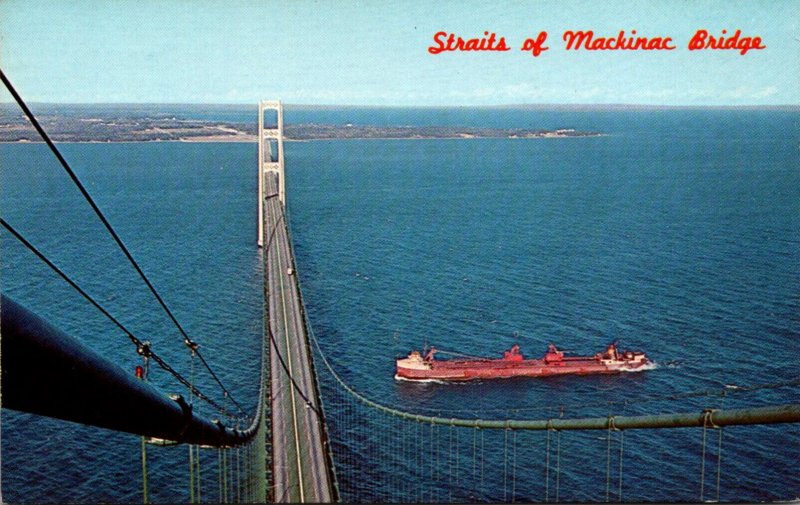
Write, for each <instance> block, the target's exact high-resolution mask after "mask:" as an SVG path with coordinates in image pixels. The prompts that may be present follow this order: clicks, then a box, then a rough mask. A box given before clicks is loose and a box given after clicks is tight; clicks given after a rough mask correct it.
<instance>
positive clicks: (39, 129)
mask: <svg viewBox="0 0 800 505" xmlns="http://www.w3.org/2000/svg"><path fill="white" fill-rule="evenodd" d="M0 79H2V80H3V84H5V86H6V88H7V89H8V91H9V92H10V93H11V95H12V96H13V97H14V100H16V102H17V104H19V106H20V108H22V111H23V112H24V113H25V115H26V116H27V117H28V120H29V121H30V122H31V124H32V125H33V127H34V128H35V129H36V131H37V132H39V135H40V136H41V137H42V139H44V141H45V142H46V143H47V145H48V146H49V147H50V150H51V151H53V154H55V156H56V158H58V161H59V162H60V163H61V166H62V167H64V170H65V171H66V172H67V174H68V175H69V177H70V179H72V182H74V183H75V185H76V186H77V187H78V189H79V190H80V192H81V194H82V195H83V197H84V198H85V199H86V201H87V202H88V203H89V205H90V206H91V207H92V209H93V210H94V212H95V214H97V217H99V218H100V221H102V223H103V225H104V226H105V227H106V230H108V232H109V233H110V234H111V237H112V238H113V239H114V241H115V242H116V243H117V245H118V246H119V248H120V249H121V250H122V252H123V253H124V254H125V256H126V257H127V258H128V261H130V263H131V265H133V268H135V269H136V271H137V272H138V273H139V276H140V277H141V278H142V280H143V281H144V282H145V284H147V287H148V288H150V291H151V292H152V293H153V296H155V298H156V300H158V303H159V304H161V307H162V308H163V309H164V312H166V313H167V315H168V316H169V318H170V319H171V320H172V322H173V323H174V324H175V326H176V327H177V328H178V331H180V333H181V335H182V336H183V339H184V343H185V344H186V346H187V347H189V348H190V349H192V350H194V351H195V352H196V353H197V355H198V357H200V361H202V363H203V365H204V366H205V367H206V369H207V370H208V372H209V373H210V374H211V376H212V377H213V378H214V380H215V381H216V382H217V384H219V386H220V387H221V388H222V391H223V392H224V393H225V397H226V398H228V399H230V400H231V402H233V404H234V405H236V408H238V409H239V411H240V412H242V413H244V409H242V406H241V405H239V403H238V402H237V401H236V400H235V399H234V398H233V396H232V395H231V394H230V392H229V391H228V389H227V388H226V387H225V385H224V384H222V381H220V380H219V378H218V377H217V374H215V373H214V371H213V370H212V369H211V367H210V366H209V365H208V363H207V362H206V360H205V359H203V357H202V356H201V355H200V351H199V350H197V347H198V345H197V344H196V343H195V342H194V341H193V340H192V339H191V338H189V335H187V334H186V331H184V329H183V326H181V324H180V323H179V322H178V320H177V319H176V318H175V316H174V315H173V314H172V311H171V310H170V309H169V307H167V304H166V303H165V302H164V300H163V299H162V298H161V295H159V294H158V291H156V288H155V287H154V286H153V284H151V283H150V280H149V279H148V278H147V276H146V275H145V274H144V272H143V271H142V269H141V267H139V264H138V263H137V262H136V260H135V259H133V256H132V255H131V253H130V251H128V248H127V247H126V246H125V244H124V243H123V242H122V239H120V238H119V235H117V232H116V231H114V228H113V227H112V226H111V223H109V222H108V219H106V217H105V215H104V214H103V212H102V211H101V210H100V208H99V207H98V206H97V204H96V203H95V202H94V200H93V199H92V197H91V195H89V192H88V191H86V188H85V187H84V186H83V184H82V183H81V181H80V179H78V176H77V175H75V172H73V170H72V168H71V167H70V166H69V163H67V160H66V159H64V156H62V155H61V152H60V151H59V150H58V148H57V147H56V146H55V144H54V143H53V141H52V140H50V137H49V136H48V135H47V132H45V131H44V128H42V127H41V125H40V124H39V121H37V119H36V117H35V116H34V115H33V112H31V110H30V109H29V108H28V106H27V105H26V104H25V101H24V100H23V99H22V97H21V96H20V95H19V94H18V93H17V91H16V89H14V86H13V85H12V84H11V81H9V80H8V78H7V77H6V74H5V73H4V72H3V71H2V70H1V69H0Z"/></svg>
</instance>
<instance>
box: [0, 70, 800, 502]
mask: <svg viewBox="0 0 800 505" xmlns="http://www.w3.org/2000/svg"><path fill="white" fill-rule="evenodd" d="M2 79H3V82H4V84H5V86H6V87H7V89H8V90H9V92H11V94H12V95H13V96H14V99H15V100H16V102H17V103H18V104H19V106H20V108H21V109H22V111H23V112H24V113H25V115H26V116H27V117H28V119H29V120H30V122H31V124H32V125H33V126H34V127H35V128H36V130H37V131H38V133H39V135H40V136H41V137H42V139H43V140H44V142H45V143H47V145H48V146H49V147H50V149H51V150H52V152H53V155H54V156H55V158H56V159H57V160H58V162H59V163H60V164H61V166H62V167H63V168H64V170H65V171H66V172H67V174H68V175H69V177H70V179H71V180H72V181H73V182H74V183H75V185H76V186H77V187H78V188H79V190H80V191H81V193H82V194H83V196H84V197H85V198H86V201H87V203H88V205H89V206H90V207H91V208H92V209H93V211H94V212H95V214H96V215H97V217H98V219H100V221H101V222H102V223H103V225H104V226H105V228H106V229H107V231H108V233H109V235H110V237H111V239H112V240H113V241H114V242H115V243H116V244H117V245H118V246H119V247H120V249H121V250H122V251H123V252H124V254H125V256H126V257H127V259H128V260H129V262H130V264H131V266H132V268H134V269H135V270H136V271H137V273H138V274H139V275H140V276H141V278H142V281H143V282H144V283H145V284H146V285H147V286H148V288H149V289H150V290H151V291H152V294H153V296H154V297H155V298H156V299H157V300H158V302H159V305H160V306H161V307H162V309H163V310H164V312H165V313H166V314H167V316H168V317H169V318H170V319H171V321H172V322H173V323H174V324H175V326H176V327H177V328H178V330H179V332H180V333H181V335H182V337H183V344H184V346H185V348H186V352H187V353H189V355H190V356H191V362H192V366H193V368H192V370H194V364H195V362H197V363H198V365H199V366H200V367H201V368H202V369H205V370H206V371H207V372H208V374H210V376H211V377H212V378H213V379H214V381H213V382H214V384H215V385H216V386H218V388H219V390H220V392H221V394H212V393H210V392H208V391H201V390H200V388H199V387H198V385H197V383H196V382H195V380H194V379H193V377H194V372H193V373H192V375H191V376H190V377H189V378H187V377H185V376H184V375H183V374H181V373H180V372H179V371H178V370H177V369H176V368H175V367H172V366H171V365H170V364H169V363H168V362H167V360H166V359H165V358H163V357H162V356H161V355H160V354H158V353H157V352H156V350H155V349H153V348H152V346H151V345H150V343H149V342H148V341H146V340H145V339H141V338H139V337H137V336H136V335H135V334H134V333H133V332H132V331H131V330H129V329H128V328H127V327H126V326H125V325H124V324H123V323H122V322H120V321H119V320H117V319H116V318H115V317H114V316H113V314H111V313H110V312H109V311H108V310H107V309H106V308H105V307H104V306H103V304H102V303H101V302H100V301H98V300H97V299H95V298H93V297H92V296H91V295H90V294H89V293H88V292H87V291H86V290H84V289H83V288H82V287H81V286H79V285H78V284H77V283H76V282H75V281H73V280H72V279H71V278H70V277H69V275H68V274H67V273H65V272H64V271H63V270H62V269H61V268H60V267H59V266H58V265H56V264H55V263H53V262H52V261H51V260H49V259H48V258H47V257H46V255H44V254H43V253H41V251H40V250H39V249H38V248H37V247H36V244H33V243H31V242H29V241H28V240H27V239H26V238H25V236H24V235H23V234H22V233H21V232H20V231H18V230H17V229H16V228H14V226H13V223H8V222H6V221H5V220H4V219H3V220H2V221H1V223H2V225H3V227H4V228H5V229H6V231H7V232H8V233H9V234H11V235H12V236H13V237H14V238H15V239H16V240H18V241H19V242H20V243H22V244H23V245H24V246H25V247H26V248H27V249H29V250H30V251H31V252H32V253H33V255H34V256H36V258H37V259H38V260H40V261H42V262H43V263H45V264H46V265H47V266H48V267H49V268H50V269H52V270H53V271H54V272H56V273H57V274H58V275H59V276H60V277H61V278H62V279H63V281H64V282H66V283H67V284H69V285H70V286H72V287H73V288H74V289H75V290H77V291H78V292H79V293H80V295H81V296H82V297H83V298H84V299H85V300H86V301H87V302H88V303H90V304H91V305H93V306H94V307H95V308H96V309H97V310H98V311H99V312H101V313H102V314H103V315H104V316H105V317H107V318H109V319H110V320H111V321H112V322H113V323H114V324H115V325H116V326H117V327H118V329H119V331H120V332H122V333H123V334H125V335H126V336H127V338H128V339H129V340H130V342H131V344H132V346H133V348H134V349H135V352H136V353H138V354H139V355H140V356H141V357H142V360H143V364H144V366H143V367H141V368H140V369H137V370H136V373H135V374H133V373H130V371H126V370H122V369H121V368H120V367H118V366H117V365H115V364H114V363H112V362H109V361H108V360H107V359H105V358H104V357H103V356H101V355H99V354H97V353H96V352H94V351H93V350H92V349H90V348H88V347H87V346H85V345H84V344H82V343H81V342H80V341H79V340H77V339H74V338H72V337H71V336H69V335H67V334H66V333H64V332H63V331H61V330H59V329H58V328H56V327H54V326H53V325H51V324H50V323H48V322H47V321H46V320H45V318H43V317H41V315H37V314H34V313H32V312H31V311H29V310H28V309H26V308H25V307H24V306H23V305H21V304H18V303H17V302H15V301H14V300H11V299H10V298H7V297H6V296H3V300H2V335H3V338H2V360H3V361H2V387H3V390H2V393H3V396H2V401H3V408H9V409H15V410H19V411H23V412H29V413H33V414H37V415H42V416H48V417H53V418H57V419H63V420H67V421H73V422H78V423H84V424H88V425H92V426H97V427H101V428H106V429H110V430H116V431H120V432H126V433H133V434H137V435H141V437H142V439H141V462H142V467H141V480H142V485H141V492H142V501H143V503H148V502H149V491H150V489H149V487H148V486H149V482H148V466H147V462H148V456H147V451H148V448H149V449H150V450H153V448H154V447H155V446H158V445H172V444H185V446H187V447H188V457H187V461H186V473H187V474H188V489H187V490H186V495H185V496H186V500H187V501H188V502H190V503H203V502H219V503H234V502H235V503H259V502H266V501H273V502H290V503H295V502H314V503H319V502H335V501H344V502H481V501H489V502H498V501H502V502H511V503H513V502H517V501H524V502H530V501H535V502H558V501H562V500H566V501H606V502H609V501H615V502H622V501H625V500H626V498H627V497H628V496H631V495H632V496H634V497H636V499H637V501H641V496H642V494H641V493H637V492H635V490H634V487H635V485H636V484H634V483H636V482H637V477H636V472H637V470H639V469H641V467H642V466H647V465H650V464H653V465H656V464H658V463H659V461H663V460H666V459H669V458H671V457H674V456H675V451H672V450H671V449H670V447H671V446H672V445H673V444H674V445H675V446H682V447H683V448H684V451H683V453H684V454H686V455H687V456H685V457H684V458H683V459H681V460H680V463H679V464H678V466H679V467H680V472H682V474H683V475H690V477H688V478H684V480H687V481H689V482H691V483H692V485H693V489H692V490H691V492H690V495H691V496H692V497H694V498H695V499H697V500H699V501H706V500H712V501H720V500H722V501H725V500H731V499H733V500H735V499H736V497H735V496H726V495H725V483H726V482H731V481H733V480H735V479H737V478H738V476H736V475H733V476H728V475H726V474H725V464H724V461H725V459H724V457H723V454H724V448H725V447H726V445H725V444H726V443H725V440H726V439H737V440H740V439H741V438H743V437H744V438H747V437H756V436H760V435H759V434H760V433H761V434H763V430H767V431H766V433H769V429H770V428H771V427H772V425H787V424H789V425H792V426H797V424H798V423H800V403H797V402H794V403H788V404H787V403H781V404H774V405H766V406H764V405H760V406H743V407H741V406H737V407H736V408H725V404H724V402H725V399H726V398H730V397H733V396H735V395H739V394H744V393H746V392H747V391H755V390H758V391H765V390H766V391H771V390H781V389H787V388H789V389H790V388H797V387H798V386H800V379H799V380H793V381H785V382H776V383H773V384H758V385H754V386H752V387H736V388H721V389H718V390H709V391H693V392H686V393H685V394H683V395H674V396H673V397H669V398H651V399H644V400H642V401H640V402H639V407H640V408H641V407H642V406H644V407H645V408H646V405H647V404H648V401H649V402H662V403H664V402H667V403H669V402H673V403H672V405H673V406H674V405H676V404H677V405H683V404H682V403H681V401H684V400H686V399H689V398H694V399H699V400H700V401H701V402H703V403H704V405H705V406H704V407H703V408H699V409H695V410H681V409H679V408H678V409H673V410H672V411H669V412H664V411H663V407H660V410H659V411H654V412H651V413H647V412H644V413H643V412H636V413H633V414H625V412H626V408H629V407H630V405H629V404H627V402H618V403H614V402H606V403H603V404H602V405H600V407H601V410H604V411H605V412H606V413H605V414H604V415H592V416H577V417H574V416H568V415H567V416H565V411H570V407H569V406H566V407H565V406H545V407H542V408H541V409H539V410H526V411H518V410H514V411H513V412H512V411H511V410H509V411H507V412H502V411H501V412H494V413H492V415H491V416H488V417H482V416H475V415H473V416H466V415H464V416H461V415H459V413H458V412H451V413H449V414H450V415H445V414H442V413H438V412H423V411H417V412H409V411H407V410H404V409H402V408H397V407H394V406H391V405H387V404H384V403H382V402H381V401H379V400H376V399H375V398H372V397H371V396H370V395H369V394H365V393H364V392H363V391H359V390H358V389H357V388H355V387H354V386H353V385H352V384H351V383H349V382H348V380H347V379H346V377H345V376H344V374H342V373H341V370H340V369H337V366H336V365H335V363H333V362H332V361H331V360H330V359H329V358H328V356H327V354H326V352H325V351H324V344H323V343H322V342H320V339H318V338H317V336H316V335H315V334H314V332H313V327H312V325H311V324H310V321H309V319H308V317H307V314H306V311H305V309H304V304H303V298H302V289H301V285H300V280H299V275H298V273H297V270H298V266H297V265H296V264H295V255H294V251H293V243H292V237H291V233H290V231H291V230H290V226H289V224H290V223H289V222H288V219H287V216H286V199H287V196H288V195H287V192H286V164H285V159H284V152H283V150H284V146H283V108H282V105H281V104H280V103H279V102H261V103H259V105H258V158H257V159H258V161H257V176H258V195H257V198H258V220H257V229H258V232H257V235H256V242H257V244H258V246H260V247H261V248H262V250H263V258H264V269H263V271H264V335H263V339H262V346H261V353H260V356H259V357H260V360H261V361H260V367H259V370H260V377H259V378H258V381H259V385H260V389H259V393H258V403H257V406H256V408H255V411H253V412H246V411H245V410H244V408H243V407H242V405H240V404H239V402H237V401H236V400H235V399H234V394H233V393H234V392H232V391H230V390H229V389H227V388H226V386H225V385H224V383H223V382H222V381H221V380H220V379H219V377H218V376H217V374H216V373H215V372H214V369H213V367H212V366H211V365H212V364H213V363H212V362H211V360H206V358H205V357H204V356H203V355H202V353H201V348H200V346H199V343H198V342H197V341H195V340H194V339H193V338H192V337H191V336H190V335H189V334H188V333H187V332H186V331H185V330H184V328H183V327H182V326H181V325H180V323H179V322H178V321H177V318H176V317H175V316H174V314H173V313H172V311H171V310H170V308H169V305H168V304H167V303H166V301H165V300H164V299H163V297H162V296H161V295H160V293H159V291H158V290H157V289H156V287H155V286H154V285H153V284H152V283H151V281H150V280H149V279H148V277H147V276H146V275H145V273H144V272H143V271H142V269H141V268H140V267H139V265H138V263H137V262H136V260H135V258H134V255H133V253H132V252H131V251H129V250H128V248H127V247H126V246H125V244H124V242H123V241H122V239H121V238H120V237H119V235H118V234H117V233H116V231H115V230H114V227H113V226H112V224H111V223H110V222H109V220H108V219H107V218H106V217H105V214H104V213H103V211H102V210H101V209H100V208H99V206H98V205H97V204H96V203H95V201H94V200H93V199H92V196H91V195H90V193H89V191H88V190H87V189H86V187H85V186H84V185H83V184H82V182H81V181H80V179H79V178H78V177H77V176H76V175H75V173H74V171H73V170H72V169H71V167H70V164H69V162H68V160H67V159H66V158H65V157H64V156H63V155H62V153H61V152H60V151H59V149H58V147H57V146H56V145H55V144H54V143H53V142H52V140H51V139H50V137H49V136H48V133H47V132H46V131H45V130H44V129H43V128H42V127H41V125H40V124H39V123H38V121H37V119H36V117H35V115H34V114H33V113H32V112H31V111H30V109H29V108H28V107H27V105H26V104H25V102H24V100H23V99H22V98H21V96H20V95H19V94H18V93H17V92H16V90H15V89H14V88H13V86H12V85H11V83H10V81H9V80H8V79H7V78H6V76H5V74H2ZM300 268H302V265H301V266H300ZM151 366H158V367H159V368H161V369H163V370H164V371H166V372H167V373H168V374H170V375H171V376H173V377H174V379H175V380H176V381H177V382H178V383H180V384H181V385H182V386H183V387H185V388H186V398H184V397H183V396H181V395H170V396H168V395H165V394H164V393H162V392H161V391H159V390H158V389H156V388H155V387H153V386H152V385H150V384H149V383H148V381H147V380H146V378H147V371H148V368H149V367H151ZM76 392H80V394H77V395H76ZM220 396H221V398H222V400H219V399H218V398H220ZM67 398H68V401H65V399H67ZM195 402H198V403H200V404H203V405H205V408H206V409H207V410H209V409H210V410H213V411H216V412H217V413H218V416H219V418H214V419H212V418H209V417H207V416H204V415H203V414H202V413H200V412H199V411H200V409H196V408H195V407H194V405H195ZM651 404H653V403H651ZM659 405H661V403H659ZM582 407H585V406H582ZM574 410H575V411H577V410H578V409H577V408H576V409H574ZM567 413H569V412H567ZM376 427H379V428H376ZM737 430H742V431H738V432H737ZM754 430H755V431H754ZM758 430H762V432H759V431H758ZM677 432H682V433H687V434H688V435H687V436H686V437H682V436H678V435H676V433H677ZM731 432H732V433H733V434H732V435H726V436H725V437H724V436H723V435H724V434H728V433H731ZM664 433H666V434H668V435H663V434H664ZM687 437H688V438H687ZM653 440H656V441H655V442H653ZM650 443H652V444H653V446H652V447H653V452H654V453H656V454H657V455H656V456H655V457H654V458H652V459H650V460H648V461H646V462H643V461H637V460H635V459H633V457H632V456H630V455H629V450H630V449H629V448H630V447H634V446H639V447H641V446H643V445H645V446H646V445H647V444H650ZM579 446H580V447H581V448H582V449H581V450H582V451H583V452H582V453H581V460H576V458H575V457H574V456H573V454H574V453H575V448H576V447H579ZM665 446H668V447H667V448H666V449H665ZM587 448H588V449H587ZM797 449H798V448H797V447H786V448H785V450H787V451H797ZM659 451H660V452H659ZM210 454H213V455H214V457H215V458H216V465H215V467H214V468H211V469H209V468H208V461H209V455H210ZM586 457H589V458H590V461H591V462H588V463H587V461H586V460H584V459H583V458H586ZM373 458H380V459H381V460H382V461H381V465H376V464H374V460H373ZM201 461H203V462H205V463H204V464H203V465H202V467H201ZM568 469H569V471H567V470H568ZM209 474H213V476H212V477H209ZM576 475H582V476H583V478H582V479H577V478H576V477H575V476H576ZM587 475H588V476H589V477H588V478H587V477H586V476H587ZM579 482H580V483H585V482H595V483H596V484H595V485H594V486H590V488H589V489H581V490H577V491H576V489H575V488H576V486H578V484H579ZM582 485H584V487H585V484H582Z"/></svg>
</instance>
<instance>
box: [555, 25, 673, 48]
mask: <svg viewBox="0 0 800 505" xmlns="http://www.w3.org/2000/svg"><path fill="white" fill-rule="evenodd" d="M635 35H636V30H631V36H630V37H626V36H625V30H620V32H619V35H617V36H616V37H598V38H594V32H593V31H592V30H588V31H583V30H580V31H577V32H574V31H572V30H568V31H566V32H564V36H563V39H564V42H566V43H567V49H568V50H569V49H574V50H578V49H586V50H588V51H598V50H600V51H608V50H610V51H614V50H617V49H626V50H637V49H642V50H645V51H653V50H656V51H661V50H666V51H672V50H673V49H675V46H674V45H673V44H672V37H652V38H648V37H635Z"/></svg>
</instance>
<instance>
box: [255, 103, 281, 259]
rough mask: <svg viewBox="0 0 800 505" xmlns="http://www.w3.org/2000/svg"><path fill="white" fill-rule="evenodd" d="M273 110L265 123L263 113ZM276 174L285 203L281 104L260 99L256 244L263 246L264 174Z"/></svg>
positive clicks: (279, 196) (279, 193) (279, 197)
mask: <svg viewBox="0 0 800 505" xmlns="http://www.w3.org/2000/svg"><path fill="white" fill-rule="evenodd" d="M271 111H274V112H275V121H274V123H272V122H270V123H267V122H266V121H265V118H264V114H265V113H267V112H271ZM267 173H276V174H278V194H277V195H276V196H277V197H278V199H279V200H280V202H281V204H282V205H285V204H286V177H285V165H284V161H283V104H282V103H281V102H280V101H274V100H262V101H261V102H259V103H258V246H259V247H263V246H264V199H265V198H266V197H268V196H270V195H265V194H264V190H265V183H264V176H265V174H267Z"/></svg>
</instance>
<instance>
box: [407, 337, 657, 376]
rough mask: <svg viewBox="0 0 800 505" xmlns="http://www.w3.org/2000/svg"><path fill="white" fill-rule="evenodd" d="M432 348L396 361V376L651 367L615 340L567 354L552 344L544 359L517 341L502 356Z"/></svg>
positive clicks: (595, 371) (541, 373)
mask: <svg viewBox="0 0 800 505" xmlns="http://www.w3.org/2000/svg"><path fill="white" fill-rule="evenodd" d="M436 352H437V350H436V349H435V348H431V349H430V351H428V352H427V353H426V354H425V356H422V354H420V352H419V351H412V352H411V353H410V354H409V355H408V356H407V357H405V358H401V359H398V360H397V362H396V367H397V374H396V375H395V378H396V379H406V380H443V381H466V380H474V379H505V378H510V377H546V376H551V375H567V374H577V375H589V374H610V373H618V372H630V371H640V370H645V369H647V368H650V367H652V365H653V363H652V362H651V361H650V360H649V359H648V358H647V356H646V355H645V353H643V352H639V351H619V350H618V349H617V344H616V342H614V343H611V344H609V346H608V347H607V348H606V350H605V351H603V352H599V353H597V354H595V355H594V356H564V352H563V351H560V350H558V348H556V346H555V345H553V344H549V345H548V347H547V352H546V353H545V355H544V357H542V358H541V359H525V358H524V357H523V355H522V353H521V352H520V350H519V346H518V345H514V346H513V347H511V349H509V350H508V351H505V352H504V353H503V357H502V358H497V359H492V358H475V359H448V360H437V359H435V358H434V355H435V354H436Z"/></svg>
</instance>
